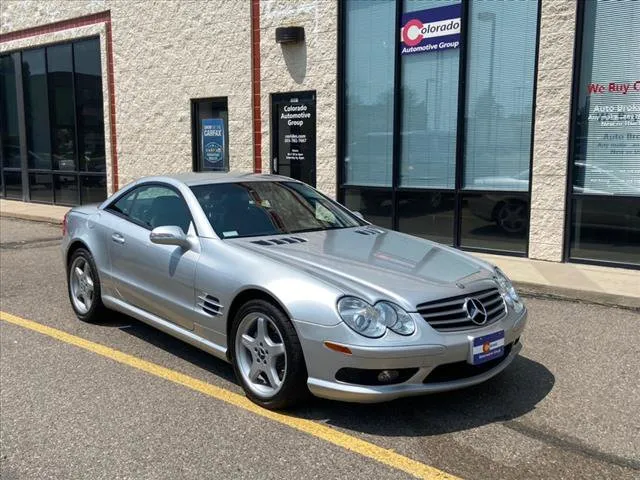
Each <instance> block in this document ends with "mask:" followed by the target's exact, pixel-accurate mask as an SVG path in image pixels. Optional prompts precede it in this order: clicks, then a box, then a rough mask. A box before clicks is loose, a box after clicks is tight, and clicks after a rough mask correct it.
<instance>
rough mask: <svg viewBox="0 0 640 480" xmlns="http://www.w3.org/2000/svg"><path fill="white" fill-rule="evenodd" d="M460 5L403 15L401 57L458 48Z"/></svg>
mask: <svg viewBox="0 0 640 480" xmlns="http://www.w3.org/2000/svg"><path fill="white" fill-rule="evenodd" d="M461 11H462V4H460V3H457V4H455V5H446V6H444V7H438V8H429V9H427V10H418V11H416V12H409V13H405V14H404V15H402V28H401V30H400V37H401V38H400V53H401V54H402V55H409V54H413V53H425V52H437V51H440V50H447V49H449V48H458V47H459V46H460V25H461V23H462V22H461V21H460V15H461Z"/></svg>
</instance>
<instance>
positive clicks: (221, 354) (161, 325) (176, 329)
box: [102, 295, 229, 363]
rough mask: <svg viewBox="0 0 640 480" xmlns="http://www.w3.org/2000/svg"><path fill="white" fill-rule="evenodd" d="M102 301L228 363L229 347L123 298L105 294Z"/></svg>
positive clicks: (113, 308)
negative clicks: (124, 300)
mask: <svg viewBox="0 0 640 480" xmlns="http://www.w3.org/2000/svg"><path fill="white" fill-rule="evenodd" d="M102 303H104V306H105V307H107V308H110V309H112V310H116V311H118V312H121V313H124V314H125V315H129V316H131V317H133V318H135V319H137V320H140V321H141V322H143V323H146V324H147V325H150V326H152V327H154V328H157V329H158V330H161V331H163V332H164V333H166V334H168V335H171V336H172V337H175V338H177V339H179V340H182V341H183V342H186V343H188V344H190V345H193V346H194V347H196V348H199V349H200V350H204V351H205V352H207V353H210V354H211V355H213V356H215V357H217V358H219V359H221V360H224V361H225V362H227V363H228V362H229V359H228V358H227V349H226V348H225V347H222V346H220V345H218V344H215V343H213V342H211V341H209V340H206V339H204V338H202V337H200V336H198V335H196V334H195V333H193V332H192V331H190V330H186V329H184V328H182V327H180V326H178V325H176V324H174V323H171V322H168V321H167V320H164V319H162V318H160V317H158V316H156V315H153V314H152V313H149V312H147V311H145V310H142V309H140V308H137V307H134V306H133V305H130V304H128V303H126V302H123V301H122V300H118V299H117V298H114V297H112V296H108V295H103V296H102Z"/></svg>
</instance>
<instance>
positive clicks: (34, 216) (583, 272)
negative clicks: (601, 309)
mask: <svg viewBox="0 0 640 480" xmlns="http://www.w3.org/2000/svg"><path fill="white" fill-rule="evenodd" d="M68 210H69V208H68V207H59V206H54V205H42V204H37V203H25V202H16V201H12V200H3V199H0V216H3V217H13V218H22V219H26V220H35V221H41V222H50V223H57V224H60V223H62V218H63V217H64V214H65V213H66V212H67V211H68ZM475 255H477V256H478V257H480V258H482V259H484V260H487V261H489V262H491V263H494V264H495V265H497V266H499V267H500V268H501V269H502V270H503V271H504V272H505V273H506V274H507V275H508V276H509V278H511V280H513V282H514V283H515V284H516V286H517V287H518V289H519V291H520V292H521V293H523V294H525V295H530V296H540V297H552V298H564V299H570V300H579V301H584V302H589V303H596V304H602V305H610V306H611V305H613V306H619V307H624V308H631V309H635V310H638V311H640V271H639V270H631V269H623V268H609V267H599V266H594V265H581V264H576V263H555V262H543V261H539V260H530V259H528V258H517V257H508V256H503V255H488V254H475Z"/></svg>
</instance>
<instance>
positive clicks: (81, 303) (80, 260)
mask: <svg viewBox="0 0 640 480" xmlns="http://www.w3.org/2000/svg"><path fill="white" fill-rule="evenodd" d="M93 275H94V274H93V270H92V268H91V265H90V264H89V261H88V260H87V259H86V258H84V257H77V258H76V259H75V260H74V261H73V263H72V264H71V268H70V269H69V285H70V287H71V300H72V301H73V306H74V307H75V308H76V310H77V311H78V312H79V313H80V314H82V315H84V314H86V313H87V312H88V311H89V310H91V305H93V300H94V298H93V293H94V276H93Z"/></svg>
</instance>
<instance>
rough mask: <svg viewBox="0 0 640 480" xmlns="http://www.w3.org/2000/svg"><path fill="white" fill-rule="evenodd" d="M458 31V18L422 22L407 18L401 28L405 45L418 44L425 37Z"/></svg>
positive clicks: (451, 33)
mask: <svg viewBox="0 0 640 480" xmlns="http://www.w3.org/2000/svg"><path fill="white" fill-rule="evenodd" d="M459 33H460V19H459V18H452V19H450V20H444V21H440V22H433V23H427V24H424V23H422V22H421V21H420V20H418V19H417V18H414V19H412V20H409V21H408V22H407V23H406V24H405V25H404V27H403V28H402V41H403V42H404V44H405V45H406V46H407V47H415V46H416V45H419V44H420V43H421V42H422V41H423V40H424V39H425V38H434V37H442V36H445V35H455V34H459Z"/></svg>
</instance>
